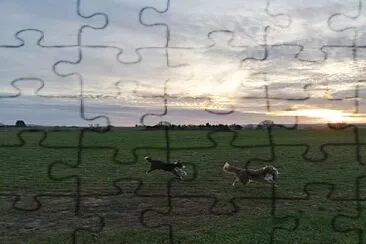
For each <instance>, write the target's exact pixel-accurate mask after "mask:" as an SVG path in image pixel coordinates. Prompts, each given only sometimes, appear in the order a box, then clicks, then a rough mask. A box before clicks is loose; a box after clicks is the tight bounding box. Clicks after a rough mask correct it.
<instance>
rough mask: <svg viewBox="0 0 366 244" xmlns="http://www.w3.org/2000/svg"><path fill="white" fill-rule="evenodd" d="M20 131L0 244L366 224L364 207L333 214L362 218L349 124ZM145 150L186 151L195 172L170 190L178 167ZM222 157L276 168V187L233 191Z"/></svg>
mask: <svg viewBox="0 0 366 244" xmlns="http://www.w3.org/2000/svg"><path fill="white" fill-rule="evenodd" d="M17 133H19V130H17V129H9V128H5V129H2V130H1V131H0V140H1V144H2V146H1V147H0V158H1V159H0V162H1V170H0V183H1V185H0V193H1V195H0V204H1V209H0V211H1V212H0V216H1V217H0V242H1V243H66V242H69V243H71V242H72V241H73V240H72V239H73V238H75V240H76V242H78V243H84V242H85V243H86V242H89V243H169V240H172V239H173V240H174V241H175V242H174V243H270V241H271V240H272V241H273V242H274V243H358V242H359V236H358V235H357V231H356V230H355V229H357V228H360V229H364V228H365V227H364V225H363V224H362V223H363V222H364V217H362V215H361V217H360V218H353V219H352V218H347V217H340V216H338V217H337V215H339V214H344V215H347V216H350V217H351V216H357V214H358V212H357V206H356V205H357V202H356V201H355V200H352V199H355V198H356V194H357V189H359V194H360V195H363V196H364V195H365V191H364V190H362V189H363V188H362V186H363V185H364V182H365V181H364V180H363V179H362V178H360V180H359V182H358V184H359V185H358V187H357V186H356V183H357V182H356V179H357V177H361V176H362V175H363V174H364V167H365V166H362V163H365V162H366V159H365V158H363V156H364V155H363V152H364V151H365V150H364V149H365V148H364V147H360V150H359V151H356V146H355V145H352V144H354V142H355V134H354V131H352V130H351V129H346V130H343V131H334V130H299V131H285V130H280V129H276V130H274V131H273V132H272V135H271V137H269V136H268V133H267V131H265V130H258V131H240V132H238V134H235V133H234V132H231V131H226V132H218V131H216V132H213V133H209V131H170V132H169V143H167V142H166V134H165V132H164V131H163V130H161V131H143V130H139V129H134V128H131V129H120V128H115V129H113V130H112V131H110V132H106V133H96V132H86V133H85V134H83V136H82V137H80V131H78V130H77V129H73V130H69V131H59V132H55V131H47V133H45V132H42V131H38V132H37V131H33V132H27V131H23V132H21V133H20V134H17ZM359 133H360V135H359V136H360V138H361V139H362V138H363V135H365V134H366V131H360V132H359ZM80 138H82V139H81V140H79V139H80ZM22 139H23V140H24V142H25V144H22V141H21V140H22ZM79 141H80V142H81V144H82V145H83V148H82V149H80V148H78V147H77V146H78V144H79ZM270 141H272V143H274V144H276V146H274V147H271V146H270ZM323 144H327V145H326V146H323V147H321V145H323ZM167 147H169V149H167ZM145 155H150V156H151V157H152V158H158V159H163V160H164V159H166V158H167V157H169V158H170V159H171V160H176V159H179V160H181V161H182V162H184V163H186V164H187V165H188V166H187V168H188V173H189V175H188V177H187V178H186V179H185V180H183V181H176V180H173V181H171V184H170V187H168V182H169V181H170V180H171V178H172V175H170V174H168V173H164V172H158V171H156V172H152V173H150V174H149V175H146V174H145V172H146V170H147V169H148V164H147V163H145V162H144V160H143V156H145ZM357 156H358V157H357ZM225 161H228V162H231V163H232V164H233V165H236V166H240V167H245V165H246V164H247V166H248V167H259V166H263V165H265V164H267V163H270V164H273V165H274V166H276V167H278V168H279V170H280V179H279V187H278V188H276V189H274V190H273V189H272V187H271V186H266V185H261V184H250V185H248V186H241V185H239V186H237V187H232V186H231V183H232V181H233V177H232V176H231V175H229V174H226V173H224V172H223V171H222V166H223V163H224V162H225ZM50 165H52V167H51V166H50ZM195 173H196V175H197V177H196V178H195V179H192V177H193V176H194V175H195ZM141 183H142V184H141ZM77 186H79V187H77ZM168 191H169V192H170V194H171V195H172V196H173V197H172V199H168V198H167V197H166V195H167V192H168ZM77 194H80V195H82V197H80V199H79V200H80V202H79V205H76V204H75V203H76V200H77V198H76V197H75V196H76V195H77ZM17 196H18V197H17ZM168 200H170V203H171V204H170V205H169V202H168ZM76 206H79V208H78V209H79V210H80V211H79V213H78V214H79V216H75V208H76ZM14 207H15V209H14ZM235 207H236V208H235ZM147 209H150V211H146V212H145V214H144V215H143V216H142V217H143V218H142V222H143V224H144V225H142V223H141V222H140V219H141V218H140V217H141V212H142V211H144V210H147ZM235 209H236V210H237V211H234V210H235ZM154 210H155V211H154ZM156 211H159V212H156ZM98 216H100V217H102V218H103V219H104V223H103V224H102V223H101V222H100V220H101V219H100V218H98ZM332 221H334V226H332ZM101 227H103V229H102V230H101V231H100V228H101ZM77 228H79V230H78V231H77V232H75V234H74V237H73V232H74V231H75V230H76V229H77ZM86 228H87V229H88V230H89V231H88V230H86ZM347 229H351V230H353V231H348V232H345V231H346V230H347ZM92 230H93V231H94V232H98V233H94V234H93V233H91V231H92ZM169 234H170V235H171V236H169Z"/></svg>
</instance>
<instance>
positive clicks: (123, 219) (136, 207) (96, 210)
mask: <svg viewBox="0 0 366 244" xmlns="http://www.w3.org/2000/svg"><path fill="white" fill-rule="evenodd" d="M137 171H138V170H136V172H137ZM134 176H135V177H137V175H134ZM141 179H142V178H141ZM141 179H137V178H136V179H135V180H131V179H123V180H120V181H118V182H116V184H115V185H116V187H118V188H119V190H120V192H119V193H118V195H115V196H89V197H83V199H82V202H81V209H83V211H85V212H87V213H91V214H98V215H101V216H102V217H103V218H104V219H105V227H104V231H103V232H104V233H105V234H103V233H102V234H101V235H100V236H98V241H99V242H109V241H111V240H113V241H114V240H118V241H119V242H125V243H132V242H135V241H136V239H138V240H139V241H140V242H148V241H149V240H150V243H151V242H152V240H154V238H152V237H155V236H157V234H159V233H156V232H148V231H146V229H145V228H144V227H143V226H142V225H141V224H140V221H139V218H140V213H141V212H142V211H143V210H144V209H146V208H159V207H161V206H164V205H165V204H166V201H167V196H155V194H153V193H150V194H147V195H143V194H140V193H139V191H140V190H139V189H138V187H137V186H138V185H140V186H142V185H144V186H145V184H149V182H148V180H147V181H145V179H144V180H143V181H142V180H141ZM155 183H158V182H156V181H155ZM156 187H157V186H156V185H153V186H152V187H151V189H154V188H156ZM85 241H88V239H85ZM89 241H90V242H92V241H93V239H92V238H89Z"/></svg>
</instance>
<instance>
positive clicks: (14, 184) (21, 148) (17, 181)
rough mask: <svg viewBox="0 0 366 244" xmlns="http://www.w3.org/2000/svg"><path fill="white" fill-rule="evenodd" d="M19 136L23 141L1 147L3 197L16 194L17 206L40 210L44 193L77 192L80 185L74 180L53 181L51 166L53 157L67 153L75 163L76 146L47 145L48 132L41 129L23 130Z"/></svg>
mask: <svg viewBox="0 0 366 244" xmlns="http://www.w3.org/2000/svg"><path fill="white" fill-rule="evenodd" d="M17 137H18V139H19V140H20V141H21V144H15V145H4V146H2V147H1V148H0V150H1V153H0V154H1V157H2V159H1V161H2V162H3V163H2V165H3V167H2V170H1V182H2V183H1V186H0V187H1V188H0V194H1V195H2V196H10V197H11V196H14V197H15V200H14V202H13V207H14V208H15V209H19V210H24V211H35V210H38V209H39V208H40V207H41V206H42V203H41V201H40V200H39V197H40V196H43V195H55V196H67V195H70V194H71V195H72V194H75V193H76V185H75V184H73V182H72V181H70V180H65V181H64V182H55V181H52V180H51V179H50V178H49V177H48V174H47V167H48V165H49V164H50V163H51V162H52V159H55V158H59V157H60V155H61V154H62V155H63V158H64V160H65V161H66V162H73V161H74V160H75V158H76V156H77V150H76V148H75V147H72V146H71V147H68V146H59V147H53V146H49V145H48V146H46V145H44V144H43V141H44V140H45V139H46V137H47V133H46V132H45V131H43V130H39V129H28V130H20V131H18V132H17Z"/></svg>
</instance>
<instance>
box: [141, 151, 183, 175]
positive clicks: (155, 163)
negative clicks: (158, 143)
mask: <svg viewBox="0 0 366 244" xmlns="http://www.w3.org/2000/svg"><path fill="white" fill-rule="evenodd" d="M145 160H146V162H148V163H150V169H149V170H148V171H147V172H146V174H148V173H150V172H151V171H154V170H164V171H170V172H172V173H173V174H174V175H175V176H177V177H179V178H180V179H181V180H182V179H183V175H185V176H186V175H187V172H185V171H184V170H183V169H184V168H185V167H186V166H184V165H183V164H182V163H181V162H179V161H177V162H174V163H165V162H163V161H161V160H153V159H151V158H150V157H149V156H146V157H145Z"/></svg>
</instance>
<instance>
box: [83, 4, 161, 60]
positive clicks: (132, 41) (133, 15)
mask: <svg viewBox="0 0 366 244" xmlns="http://www.w3.org/2000/svg"><path fill="white" fill-rule="evenodd" d="M80 1H81V4H80V5H81V9H82V10H83V11H85V12H86V13H89V14H98V13H100V12H103V14H105V15H106V16H108V17H107V18H108V19H107V23H108V26H106V28H104V29H103V30H92V29H86V30H85V31H83V33H82V40H83V41H82V42H83V45H96V46H114V47H118V48H120V49H121V50H122V53H121V55H120V57H119V58H120V60H121V61H123V62H125V63H129V62H130V63H135V62H139V61H141V60H143V59H145V56H144V55H145V53H144V52H140V51H141V49H145V48H150V47H160V48H163V47H165V45H166V38H167V37H166V35H167V32H166V30H165V26H164V25H163V24H149V23H145V20H144V18H143V16H142V14H141V13H142V12H143V10H145V9H153V10H155V11H160V10H162V9H164V7H165V6H164V5H165V2H164V1H151V0H144V1H138V2H136V1H121V2H118V1H114V2H107V3H106V2H101V1H98V0H80ZM96 31H97V33H96ZM146 58H148V57H146ZM99 64H100V63H99Z"/></svg>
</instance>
